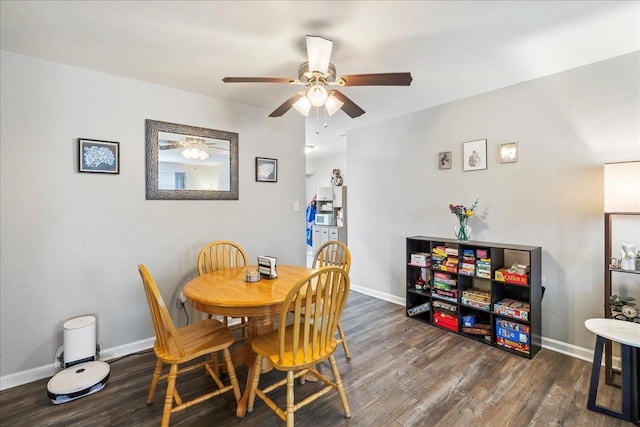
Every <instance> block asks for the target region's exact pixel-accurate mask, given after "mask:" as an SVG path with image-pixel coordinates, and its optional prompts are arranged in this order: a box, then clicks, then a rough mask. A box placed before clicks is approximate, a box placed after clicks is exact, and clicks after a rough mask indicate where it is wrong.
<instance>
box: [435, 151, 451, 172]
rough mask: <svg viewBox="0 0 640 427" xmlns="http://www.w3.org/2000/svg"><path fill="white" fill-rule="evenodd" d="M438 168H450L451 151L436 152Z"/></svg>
mask: <svg viewBox="0 0 640 427" xmlns="http://www.w3.org/2000/svg"><path fill="white" fill-rule="evenodd" d="M438 169H451V151H443V152H441V153H438Z"/></svg>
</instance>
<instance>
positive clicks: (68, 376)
mask: <svg viewBox="0 0 640 427" xmlns="http://www.w3.org/2000/svg"><path fill="white" fill-rule="evenodd" d="M63 328H64V367H65V369H64V370H63V371H61V372H58V373H57V374H56V375H54V376H53V377H52V378H51V379H50V380H49V382H48V383H47V396H48V397H49V398H50V399H51V402H52V403H54V404H60V403H66V402H70V401H72V400H75V399H79V398H81V397H84V396H88V395H90V394H93V393H96V392H98V391H100V390H102V389H103V388H104V386H105V384H106V383H107V380H108V379H109V374H110V372H111V367H110V366H109V364H108V363H105V362H101V361H97V360H95V359H96V318H95V317H93V316H81V317H75V318H73V319H69V320H67V321H66V322H65V323H64V325H63Z"/></svg>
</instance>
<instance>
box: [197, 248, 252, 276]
mask: <svg viewBox="0 0 640 427" xmlns="http://www.w3.org/2000/svg"><path fill="white" fill-rule="evenodd" d="M246 265H247V253H246V252H245V251H244V249H242V248H241V247H240V245H238V244H237V243H235V242H231V241H228V240H218V241H215V242H211V243H209V244H208V245H207V246H205V247H204V248H203V249H202V250H201V251H200V254H199V255H198V274H200V275H201V276H202V275H203V274H206V273H210V272H212V271H216V270H224V269H227V268H235V267H244V266H246Z"/></svg>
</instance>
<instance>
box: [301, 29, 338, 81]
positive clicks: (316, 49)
mask: <svg viewBox="0 0 640 427" xmlns="http://www.w3.org/2000/svg"><path fill="white" fill-rule="evenodd" d="M332 47H333V42H332V41H331V40H329V39H325V38H324V37H317V36H307V59H308V61H309V71H319V72H321V73H322V74H327V72H328V71H329V62H330V61H331V49H332Z"/></svg>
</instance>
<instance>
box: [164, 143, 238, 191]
mask: <svg viewBox="0 0 640 427" xmlns="http://www.w3.org/2000/svg"><path fill="white" fill-rule="evenodd" d="M229 146H230V142H229V141H228V140H222V139H213V138H203V137H198V136H188V135H182V134H177V133H169V132H158V149H159V150H160V152H159V153H158V188H159V189H160V190H214V191H229V186H230V182H229V181H230V180H229V176H230V169H229V165H230V162H229Z"/></svg>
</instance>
